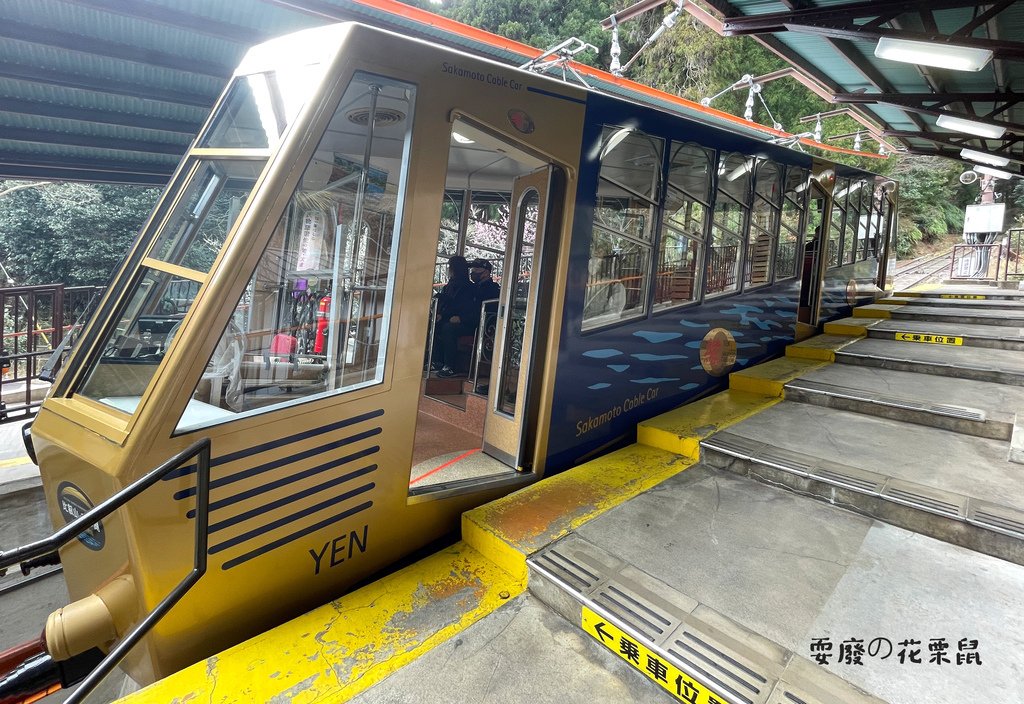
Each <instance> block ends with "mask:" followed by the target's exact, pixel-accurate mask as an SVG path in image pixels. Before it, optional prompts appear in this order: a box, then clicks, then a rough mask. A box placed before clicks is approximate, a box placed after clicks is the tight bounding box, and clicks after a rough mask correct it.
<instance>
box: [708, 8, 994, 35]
mask: <svg viewBox="0 0 1024 704" xmlns="http://www.w3.org/2000/svg"><path fill="white" fill-rule="evenodd" d="M726 4H728V3H726ZM989 4H991V3H988V2H983V1H979V0H868V1H867V2H853V3H846V4H844V5H830V6H828V7H812V8H807V9H802V10H791V11H788V12H770V13H766V14H762V15H744V16H732V17H727V18H726V20H725V26H724V27H723V29H724V30H725V32H726V33H727V34H729V33H733V34H765V33H774V32H785V31H787V29H789V25H792V24H807V25H811V24H823V23H837V22H850V23H852V22H853V21H854V20H857V19H866V18H871V19H875V20H876V23H877V22H878V18H879V17H883V16H884V17H885V18H886V19H885V20H884V21H889V20H891V19H893V18H895V17H898V16H900V15H902V14H905V13H907V12H925V11H933V10H945V9H950V8H958V7H977V6H979V5H989ZM734 14H735V13H734ZM873 24H874V23H873ZM871 28H873V27H870V28H869V29H871Z"/></svg>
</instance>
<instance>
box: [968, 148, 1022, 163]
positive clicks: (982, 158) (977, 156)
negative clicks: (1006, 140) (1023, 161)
mask: <svg viewBox="0 0 1024 704" xmlns="http://www.w3.org/2000/svg"><path fill="white" fill-rule="evenodd" d="M960 156H962V157H963V158H964V159H970V160H971V161H977V162H978V163H980V164H990V165H991V166H1006V165H1007V164H1009V163H1010V160H1009V159H1007V158H1006V157H1005V156H994V155H992V154H986V153H985V152H976V151H974V150H973V149H961V150H960Z"/></svg>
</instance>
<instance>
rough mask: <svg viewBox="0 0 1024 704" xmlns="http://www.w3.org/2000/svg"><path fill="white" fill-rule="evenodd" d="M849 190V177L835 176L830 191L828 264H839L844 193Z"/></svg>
mask: <svg viewBox="0 0 1024 704" xmlns="http://www.w3.org/2000/svg"><path fill="white" fill-rule="evenodd" d="M849 190H850V179H848V178H837V179H836V185H835V188H834V190H833V191H832V193H833V195H832V215H831V222H830V225H829V229H828V266H830V267H835V266H839V265H840V263H841V261H840V252H839V242H840V240H841V239H842V236H843V220H844V218H845V217H846V193H847V191H849Z"/></svg>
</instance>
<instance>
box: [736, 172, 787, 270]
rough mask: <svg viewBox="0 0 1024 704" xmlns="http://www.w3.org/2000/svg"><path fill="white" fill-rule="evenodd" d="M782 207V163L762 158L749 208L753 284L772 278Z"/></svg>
mask: <svg viewBox="0 0 1024 704" xmlns="http://www.w3.org/2000/svg"><path fill="white" fill-rule="evenodd" d="M781 209H782V167H781V166H779V165H778V164H775V163H772V162H770V161H762V162H761V163H760V164H758V165H757V170H756V172H755V175H754V204H753V208H751V210H750V233H749V234H748V236H747V261H746V271H747V273H746V277H745V281H746V283H748V284H750V285H751V286H761V285H764V284H767V283H770V282H771V278H772V255H773V253H774V250H775V242H776V240H777V239H778V236H779V213H780V211H781Z"/></svg>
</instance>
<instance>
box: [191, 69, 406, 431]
mask: <svg viewBox="0 0 1024 704" xmlns="http://www.w3.org/2000/svg"><path fill="white" fill-rule="evenodd" d="M414 100H415V88H414V87H413V86H411V85H409V84H406V83H400V82H398V81H393V80H390V79H384V78H380V77H377V76H370V75H368V74H363V73H357V74H356V76H355V77H354V78H353V81H352V83H351V84H350V85H349V87H348V89H347V90H346V91H345V94H344V95H343V96H342V99H341V103H340V105H339V107H338V109H337V111H336V112H335V115H334V117H333V119H332V120H331V123H330V125H329V126H328V128H327V131H326V133H325V134H324V136H323V137H322V139H321V141H320V144H319V145H318V147H317V149H316V151H315V153H314V155H313V159H312V160H311V161H310V163H309V164H308V165H307V166H306V169H305V171H304V172H303V175H302V178H301V181H300V182H299V186H298V188H297V190H296V191H295V193H294V194H293V195H292V198H291V201H290V202H289V204H288V206H287V207H286V209H285V212H284V215H283V216H282V217H281V220H280V221H279V222H278V224H277V227H276V228H275V229H274V232H273V234H272V235H271V238H270V241H269V244H268V245H267V247H266V249H265V250H264V252H263V255H262V257H261V259H260V261H259V263H258V264H257V266H256V269H255V271H254V273H253V275H252V276H251V278H250V280H249V284H248V286H247V287H246V289H245V292H244V293H243V295H242V297H241V299H240V300H239V301H238V302H237V303H236V304H235V307H234V313H233V315H232V317H231V319H230V321H229V322H228V325H227V327H226V329H225V330H224V331H223V333H222V334H221V337H220V340H219V342H218V344H217V346H216V348H215V349H214V352H213V355H212V357H211V358H210V361H209V363H208V364H207V366H206V372H205V373H204V374H203V375H202V378H201V379H200V380H199V383H198V385H197V386H196V388H195V392H194V394H193V398H192V400H191V402H190V403H189V405H188V407H187V408H186V409H185V413H184V415H183V416H182V418H181V420H180V421H179V424H178V429H179V430H188V429H192V428H196V427H202V426H205V425H208V424H210V423H213V422H218V421H221V420H226V419H230V418H234V417H237V415H238V414H241V413H245V412H249V411H257V410H260V409H269V408H276V407H280V406H281V405H284V404H290V403H297V402H300V401H303V400H306V399H309V398H312V397H316V396H320V395H324V394H329V393H339V392H343V391H351V390H354V389H359V388H363V387H366V386H370V385H373V384H377V383H380V382H381V381H382V380H383V378H384V355H385V352H386V348H387V342H388V330H389V327H390V325H391V312H392V304H393V289H394V284H395V268H396V261H397V256H398V234H399V233H398V227H399V225H400V223H401V212H402V197H403V188H404V179H405V173H406V169H407V165H408V160H409V148H410V147H409V139H410V136H411V124H412V117H413V106H414Z"/></svg>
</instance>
